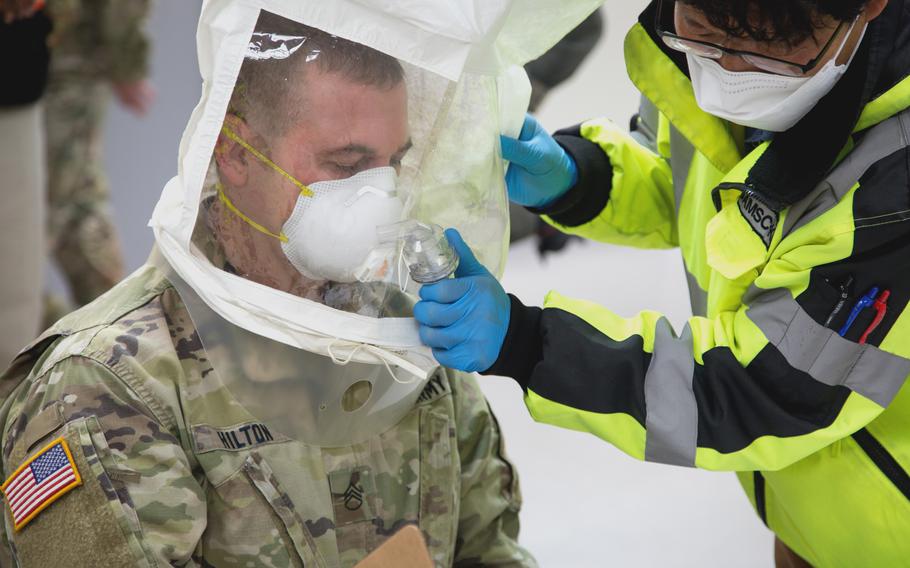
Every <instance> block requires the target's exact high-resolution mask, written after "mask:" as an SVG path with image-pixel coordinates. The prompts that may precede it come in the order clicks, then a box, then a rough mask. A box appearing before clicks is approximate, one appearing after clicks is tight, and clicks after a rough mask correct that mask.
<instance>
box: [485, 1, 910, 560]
mask: <svg viewBox="0 0 910 568" xmlns="http://www.w3.org/2000/svg"><path fill="white" fill-rule="evenodd" d="M653 14H654V6H653V5H652V6H650V7H649V8H648V9H647V10H646V11H645V13H644V14H643V15H642V18H641V20H640V23H638V24H637V25H635V26H634V27H633V28H632V30H631V31H630V32H629V34H628V36H627V39H626V44H625V54H626V63H627V67H628V71H629V75H630V77H631V78H632V80H633V81H634V83H635V84H636V86H637V87H638V89H639V90H640V91H641V93H642V95H643V105H642V110H641V113H640V115H639V116H638V117H637V119H636V120H635V121H634V124H633V127H634V131H633V132H632V133H631V134H630V133H627V132H625V131H624V130H623V129H620V128H618V127H616V126H615V125H613V124H611V123H610V122H608V121H605V120H593V121H590V122H586V123H584V124H582V125H580V126H579V127H576V128H574V129H571V130H569V131H565V132H564V133H563V134H562V135H558V136H557V140H558V141H559V142H560V143H561V144H562V145H563V146H564V147H565V148H566V149H567V151H569V152H570V154H572V155H573V157H574V158H575V160H576V162H577V164H578V166H579V183H578V185H577V186H576V187H575V188H573V189H572V190H571V191H570V193H569V194H567V195H566V196H565V197H564V198H562V199H561V200H560V202H558V203H556V204H555V205H553V206H552V207H551V208H550V209H549V210H548V211H546V212H544V213H547V214H548V219H549V220H550V221H551V222H552V223H553V224H555V225H556V226H558V227H559V228H560V229H562V230H563V231H565V232H568V233H573V234H577V235H582V236H584V237H587V238H591V239H595V240H599V241H606V242H611V243H618V244H625V245H631V246H636V247H648V248H660V247H679V248H680V249H681V251H682V254H683V258H684V261H685V266H686V270H687V273H688V278H689V288H690V291H691V297H692V306H693V312H694V313H695V316H694V317H693V318H691V319H690V320H689V321H688V324H687V325H686V327H685V328H684V329H683V330H681V332H679V333H676V332H674V330H673V329H672V328H671V326H670V324H669V323H668V322H667V320H666V319H665V318H664V317H662V316H661V315H660V314H658V313H654V312H643V313H641V314H639V315H638V316H636V317H632V318H622V317H619V316H617V315H616V314H614V313H613V312H612V311H610V310H609V309H607V308H605V307H603V306H599V305H595V304H592V303H589V302H585V301H581V300H575V299H571V298H567V297H564V296H561V295H559V294H558V293H555V292H553V293H551V294H549V295H548V297H547V299H546V302H545V308H544V309H542V310H540V309H538V308H527V307H525V306H523V305H522V304H521V303H520V302H518V301H517V300H516V299H515V298H513V308H512V318H511V322H510V327H509V331H508V335H507V338H506V342H505V344H504V346H503V350H502V352H501V354H500V358H499V360H498V361H497V363H496V364H495V365H494V367H493V368H492V369H490V370H489V371H488V373H489V374H506V375H509V376H513V377H515V378H516V379H517V380H518V382H519V383H520V384H521V385H522V387H523V388H524V389H525V393H526V403H527V406H528V408H529V410H530V412H531V413H532V415H533V416H534V418H535V419H536V420H538V421H542V422H547V423H550V424H554V425H558V426H562V427H565V428H570V429H574V430H580V431H584V432H590V433H592V434H595V435H597V436H599V437H601V438H603V439H604V440H606V441H608V442H610V443H612V444H614V445H616V446H617V447H618V448H620V449H621V450H623V451H625V452H627V453H628V454H630V455H632V456H634V457H636V458H639V459H645V460H649V461H657V462H663V463H669V464H677V465H684V466H694V467H699V468H705V469H712V470H731V471H736V472H739V473H738V474H739V477H740V480H741V482H742V485H743V487H744V488H745V490H746V492H747V493H748V495H749V498H750V499H751V501H752V503H753V504H754V506H755V508H756V510H757V512H758V514H759V515H760V516H761V518H762V520H763V521H764V522H765V523H766V524H767V525H768V526H769V527H770V528H771V529H772V530H773V531H774V532H775V533H776V534H777V535H778V536H779V537H780V538H781V539H782V540H783V541H784V542H785V543H786V544H787V545H788V546H790V547H791V548H792V549H793V550H794V551H796V552H797V553H798V554H800V555H801V556H803V557H804V558H805V559H807V560H808V561H809V562H811V563H812V564H814V565H819V566H851V567H852V566H899V565H908V564H910V476H908V473H907V472H908V469H910V386H907V383H908V381H907V379H908V376H910V310H908V301H910V110H907V109H908V107H910V37H908V34H906V33H905V30H906V29H908V28H907V26H908V25H910V24H908V22H910V0H892V1H891V2H890V4H889V5H888V7H887V8H886V11H885V12H884V13H883V14H882V16H881V17H880V18H878V19H877V20H875V21H874V22H873V23H872V24H871V25H870V27H869V29H868V30H867V32H866V35H865V39H864V41H863V43H862V44H861V46H860V48H859V50H858V53H857V55H856V58H855V59H854V62H853V64H852V65H851V67H850V69H849V70H848V72H847V74H846V75H845V76H844V77H843V78H842V79H841V81H840V82H839V83H838V85H837V86H836V87H835V89H834V90H833V91H832V92H831V94H830V95H828V96H827V97H826V98H825V99H824V100H823V101H822V102H820V103H819V105H818V106H817V107H816V108H815V109H814V110H813V111H812V112H811V113H810V114H809V115H807V117H806V118H805V119H803V120H802V121H801V122H800V124H798V125H797V126H795V127H794V128H793V129H791V130H790V131H788V132H786V133H782V134H779V135H776V136H774V137H773V139H772V140H770V141H765V142H756V143H749V142H747V139H749V137H751V136H754V135H755V133H754V132H748V133H747V132H745V131H744V129H743V128H742V127H739V126H736V125H733V124H730V123H728V122H725V121H723V120H720V119H718V118H716V117H713V116H710V115H708V114H706V113H704V112H702V111H701V110H700V109H699V108H698V106H697V104H696V101H695V97H694V94H693V90H692V85H691V82H690V80H689V78H688V75H687V67H686V64H685V59H684V58H680V57H679V55H678V54H674V53H672V52H671V51H670V50H668V49H667V48H665V47H664V46H663V43H662V42H661V41H660V39H659V38H658V37H657V34H656V33H655V31H654V26H653V24H652V21H653V17H654V15H653ZM902 42H906V44H904V43H902ZM759 134H761V133H759ZM813 173H814V176H813ZM614 268H616V269H620V268H621V267H614ZM876 288H877V290H875V289H876ZM886 291H887V292H888V293H889V294H884V292H886ZM863 297H868V298H869V303H870V304H871V305H870V306H869V307H866V308H865V309H860V308H862V305H863V304H861V305H860V306H859V308H857V309H856V310H854V307H855V306H856V305H857V303H858V302H860V300H861V299H862V298H863ZM876 300H877V301H878V302H877V303H876V302H875V301H876ZM618 302H621V298H617V303H618ZM854 311H855V312H856V317H855V318H853V317H851V313H852V312H854ZM877 315H878V316H879V317H878V318H877V317H876V316H877ZM851 319H852V320H853V323H852V325H849V326H848V325H847V323H848V320H851ZM879 320H880V321H879ZM843 328H846V329H843ZM841 331H843V335H842V334H841V333H840V332H841Z"/></svg>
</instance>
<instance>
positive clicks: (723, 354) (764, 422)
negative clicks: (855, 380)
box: [692, 345, 850, 453]
mask: <svg viewBox="0 0 910 568" xmlns="http://www.w3.org/2000/svg"><path fill="white" fill-rule="evenodd" d="M703 360H704V365H698V364H696V366H695V377H694V380H693V383H692V390H693V391H694V392H695V400H696V404H697V406H698V446H699V447H701V448H713V449H715V450H717V451H719V452H721V453H733V452H737V451H739V450H742V449H744V448H745V447H747V446H748V445H749V444H751V443H752V442H754V441H755V440H757V439H758V438H761V437H762V436H777V437H780V438H786V437H791V436H800V435H803V434H808V433H810V432H814V431H816V430H821V429H823V428H827V427H828V426H830V425H831V424H832V423H834V420H835V418H837V416H838V414H839V413H840V410H841V408H843V406H844V404H845V403H846V401H847V397H848V396H849V395H850V390H849V389H847V388H846V387H842V386H837V387H832V386H828V385H825V384H823V383H820V382H818V381H816V380H815V379H813V378H812V377H811V376H809V375H808V374H807V373H804V372H802V371H799V370H797V369H794V368H793V367H791V366H790V365H789V364H788V363H787V361H786V359H784V357H783V355H781V353H780V352H779V351H778V350H777V349H776V348H774V347H773V346H770V345H769V346H767V347H765V348H764V349H763V350H762V351H761V352H760V353H759V354H758V356H757V357H755V359H754V360H753V361H752V362H751V363H750V364H749V366H748V367H745V368H744V367H743V366H742V365H741V364H740V363H739V361H737V360H736V358H735V357H734V356H733V353H731V352H730V350H729V349H728V348H726V347H717V348H714V349H712V350H710V351H708V352H707V353H705V354H704V356H703Z"/></svg>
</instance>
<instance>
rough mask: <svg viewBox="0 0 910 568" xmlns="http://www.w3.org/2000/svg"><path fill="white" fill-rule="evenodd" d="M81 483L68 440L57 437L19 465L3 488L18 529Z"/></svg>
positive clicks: (14, 523)
mask: <svg viewBox="0 0 910 568" xmlns="http://www.w3.org/2000/svg"><path fill="white" fill-rule="evenodd" d="M81 484H82V478H81V477H80V476H79V470H78V469H76V463H75V462H74V461H73V454H71V453H70V449H69V446H67V445H66V440H64V439H63V438H62V437H61V438H57V439H56V440H54V441H53V442H51V443H50V444H48V445H47V446H45V447H44V449H43V450H41V451H40V452H38V453H37V454H35V455H34V456H32V458H31V459H29V460H28V461H27V462H25V463H24V464H22V465H21V466H19V469H17V470H16V471H15V472H14V473H13V474H12V475H11V476H9V479H7V480H6V481H5V482H4V483H3V485H0V491H2V492H3V495H4V497H6V504H7V505H8V506H9V509H10V513H11V515H12V517H13V525H14V527H15V529H16V530H17V531H18V530H19V529H21V528H22V527H24V526H25V525H27V524H28V523H29V521H31V520H32V519H34V518H35V517H36V516H37V515H38V513H40V512H41V511H43V510H44V509H46V508H47V507H49V506H50V505H51V504H52V503H53V502H54V501H56V500H57V499H59V498H60V497H62V496H63V495H64V494H66V493H67V492H68V491H69V490H70V489H72V488H74V487H76V486H77V485H81Z"/></svg>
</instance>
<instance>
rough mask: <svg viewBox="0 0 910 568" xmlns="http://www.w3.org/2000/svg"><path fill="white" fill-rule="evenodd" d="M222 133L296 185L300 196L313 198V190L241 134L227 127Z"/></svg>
mask: <svg viewBox="0 0 910 568" xmlns="http://www.w3.org/2000/svg"><path fill="white" fill-rule="evenodd" d="M221 132H223V133H224V135H225V136H227V137H228V138H230V139H231V140H233V141H234V142H236V143H238V144H240V146H241V147H243V149H244V150H246V151H247V152H249V153H250V154H252V155H254V156H256V157H257V158H259V160H260V161H261V162H262V163H263V164H265V165H267V166H268V167H270V168H272V169H273V170H275V171H276V172H278V173H279V174H281V176H282V177H284V178H285V179H286V180H288V181H289V182H291V183H292V184H294V185H295V186H296V187H297V189H299V190H300V194H301V195H304V196H306V197H313V190H312V189H310V188H309V187H307V186H306V185H305V184H304V183H303V182H301V181H300V180H298V179H297V178H295V177H294V176H292V175H291V174H289V173H288V172H286V171H284V170H283V169H282V168H281V166H279V165H278V164H276V163H275V162H273V161H272V160H270V159H269V157H268V156H266V155H265V154H263V153H262V152H260V151H259V150H257V149H256V148H253V146H252V145H250V143H249V142H247V141H246V140H244V139H243V138H241V137H240V135H239V134H237V133H236V132H234V131H233V130H231V129H230V128H229V127H227V126H222V127H221Z"/></svg>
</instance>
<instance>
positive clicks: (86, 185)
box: [44, 0, 153, 327]
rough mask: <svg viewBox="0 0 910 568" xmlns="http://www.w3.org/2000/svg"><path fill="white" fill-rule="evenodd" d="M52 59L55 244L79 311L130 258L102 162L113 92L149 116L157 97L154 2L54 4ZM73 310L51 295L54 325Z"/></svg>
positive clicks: (67, 0) (48, 311)
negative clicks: (148, 29)
mask: <svg viewBox="0 0 910 568" xmlns="http://www.w3.org/2000/svg"><path fill="white" fill-rule="evenodd" d="M48 9H49V10H50V13H51V17H52V19H53V22H54V34H53V36H52V38H51V43H52V46H53V55H54V56H53V58H52V63H51V72H50V83H49V85H48V93H47V97H46V113H47V120H46V124H47V159H48V174H49V175H48V219H47V232H48V246H49V250H50V251H51V252H52V254H53V257H54V260H55V261H56V263H57V265H58V266H59V268H60V270H61V272H62V275H63V277H64V279H65V281H66V283H67V285H68V286H69V289H70V293H71V295H72V299H73V301H74V302H75V304H76V305H77V306H82V305H84V304H87V303H88V302H91V301H92V300H94V299H95V298H96V297H98V296H100V295H101V294H102V293H104V292H106V291H107V290H108V289H109V288H110V287H111V286H113V285H114V284H116V283H117V282H119V281H120V279H122V278H123V276H124V273H123V258H122V253H121V250H120V243H119V241H118V239H117V234H116V230H115V228H114V224H113V222H112V220H111V214H110V210H109V204H108V198H109V195H108V193H109V192H108V185H107V179H106V176H105V174H104V164H103V163H102V158H101V147H102V140H101V135H102V123H103V118H104V113H105V110H106V108H107V105H108V101H109V100H110V96H109V94H110V91H111V90H113V93H114V94H115V96H116V98H117V100H118V101H119V102H120V104H122V105H123V106H124V107H125V108H127V109H128V110H130V111H131V112H133V113H135V114H136V115H139V116H141V115H144V114H145V113H146V112H147V110H148V107H149V105H150V104H151V101H152V98H153V91H152V89H151V87H150V85H149V83H148V80H147V79H146V77H147V75H148V58H149V42H148V38H147V36H146V35H145V32H144V30H143V26H144V24H145V21H146V17H147V15H148V9H149V0H127V1H123V0H120V1H114V0H53V1H51V2H49V3H48ZM66 311H68V307H67V305H66V302H65V301H64V300H63V299H62V298H58V297H56V296H52V295H48V297H47V298H46V301H45V317H44V319H45V324H46V325H45V326H44V327H47V326H48V325H50V324H51V323H53V322H54V321H56V320H57V319H59V317H60V316H62V315H63V314H64V313H66Z"/></svg>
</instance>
